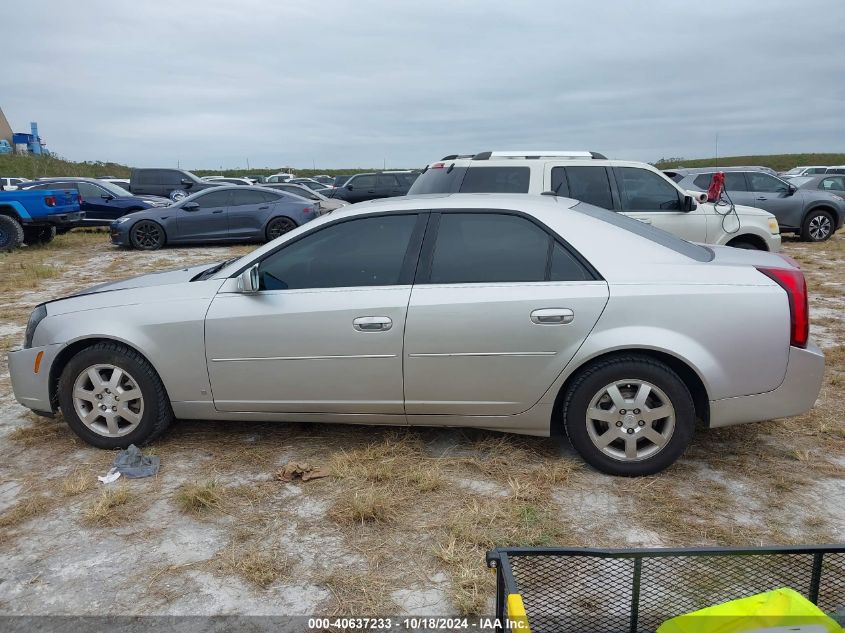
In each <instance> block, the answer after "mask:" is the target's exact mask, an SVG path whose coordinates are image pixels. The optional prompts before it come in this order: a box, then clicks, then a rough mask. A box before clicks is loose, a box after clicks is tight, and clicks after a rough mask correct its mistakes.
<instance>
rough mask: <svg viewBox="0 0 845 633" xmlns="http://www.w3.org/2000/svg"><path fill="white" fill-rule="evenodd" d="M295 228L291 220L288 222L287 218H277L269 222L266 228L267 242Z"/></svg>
mask: <svg viewBox="0 0 845 633" xmlns="http://www.w3.org/2000/svg"><path fill="white" fill-rule="evenodd" d="M295 228H296V224H294V223H293V222H292V221H291V220H288V219H287V218H277V219H275V220H273V221H272V222H270V225H269V226H268V227H267V238H268V241H270V240H275V239H276V238H277V237H279V236H281V235H284V234H285V233H287V232H288V231H292V230H293V229H295Z"/></svg>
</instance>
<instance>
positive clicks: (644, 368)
mask: <svg viewBox="0 0 845 633" xmlns="http://www.w3.org/2000/svg"><path fill="white" fill-rule="evenodd" d="M628 380H635V381H636V380H639V381H645V382H648V383H651V385H653V386H655V387H657V388H658V389H659V390H661V391H662V392H663V394H664V395H665V396H666V397H667V398H668V400H669V403H670V404H671V406H672V407H673V408H674V429H673V430H672V431H671V433H670V434H669V437H668V440H667V442H666V444H665V445H664V446H663V447H662V448H661V449H659V450H658V451H657V452H656V453H654V454H652V455H650V456H647V457H644V458H642V459H639V460H638V461H635V460H630V461H629V460H626V459H624V458H622V457H620V458H614V457H612V456H609V455H608V454H607V453H606V452H604V451H603V450H602V449H600V448H599V447H598V446H597V445H596V444H595V443H594V442H593V440H592V439H591V437H590V432H589V431H588V424H599V425H600V424H601V423H596V422H592V423H588V421H587V409H588V407H589V406H590V403H591V402H592V400H593V399H594V398H595V397H597V396H598V395H599V394H600V393H602V392H603V390H604V388H605V387H606V386H608V385H610V384H612V383H614V382H615V381H618V382H619V383H624V381H628ZM653 393H654V392H653ZM623 395H624V394H623ZM632 406H633V405H632ZM615 411H616V412H618V411H621V409H619V408H618V407H615ZM562 413H563V422H564V429H565V430H566V435H567V436H568V437H569V441H570V443H571V444H572V446H573V448H574V449H575V450H576V451H578V453H579V454H580V455H581V457H583V458H584V460H585V461H586V462H587V463H588V464H590V465H591V466H593V467H594V468H596V469H598V470H600V471H602V472H604V473H607V474H609V475H622V476H642V475H653V474H654V473H658V472H660V471H661V470H663V469H665V468H667V467H669V466H671V465H672V464H673V463H674V462H675V461H677V459H678V458H679V457H680V456H681V455H682V454H683V453H684V451H685V450H686V448H687V446H689V443H690V441H691V440H692V436H693V433H694V430H695V405H694V404H693V401H692V396H691V395H690V392H689V389H687V386H686V385H685V384H684V382H683V381H682V380H681V379H680V378H679V377H678V375H677V374H676V373H675V372H674V371H672V369H670V368H669V367H668V366H666V365H665V364H663V363H661V362H659V361H657V360H654V359H652V358H649V357H645V356H639V355H635V354H631V355H626V356H618V357H614V358H609V359H607V360H602V361H598V362H596V363H594V364H592V365H590V366H588V367H587V368H585V369H583V370H581V372H580V373H579V374H578V375H577V376H576V377H575V379H574V380H573V381H572V384H571V385H570V387H569V388H568V389H567V392H566V395H565V397H564V402H563V409H562ZM627 413H629V414H631V415H630V416H624V417H626V424H627V423H628V421H627V418H628V417H632V418H637V417H639V409H634V410H633V411H627ZM634 413H636V414H637V415H633V414H634ZM620 417H623V416H621V415H620ZM637 422H639V423H640V425H641V426H642V422H640V421H638V420H637V421H634V420H631V423H632V424H634V425H636V424H637ZM620 424H622V421H621V420H619V421H617V422H615V423H614V424H613V426H616V427H618V426H620ZM657 424H661V422H658V423H657ZM662 424H668V422H667V421H665V420H664V421H663V422H662ZM649 426H650V427H651V426H652V423H651V422H649ZM663 428H664V429H665V428H667V427H663ZM610 430H611V425H610V423H608V424H607V431H606V432H610ZM614 432H615V433H617V434H621V435H622V437H620V438H619V439H617V440H614V442H613V443H611V444H610V445H608V450H619V449H618V448H614V446H620V444H619V443H621V446H622V447H624V446H625V442H626V441H627V440H626V439H623V438H627V436H626V435H624V433H626V432H627V433H631V434H632V435H633V434H636V433H638V431H637V428H634V429H627V430H626V429H624V428H620V429H619V430H618V431H615V430H614ZM636 437H637V438H638V439H634V440H633V442H634V445H635V446H638V444H639V443H640V442H642V443H643V444H644V445H646V443H647V442H648V440H647V439H646V438H645V437H641V436H639V435H637V436H636ZM655 446H656V445H655Z"/></svg>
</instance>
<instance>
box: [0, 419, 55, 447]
mask: <svg viewBox="0 0 845 633" xmlns="http://www.w3.org/2000/svg"><path fill="white" fill-rule="evenodd" d="M30 420H31V421H32V424H30V425H29V426H19V427H17V428H16V429H15V430H13V431H12V432H11V433H10V434H9V439H10V440H12V441H13V442H18V443H20V444H22V445H23V446H27V447H29V446H42V445H44V444H49V443H50V442H52V441H54V440H55V439H57V438H59V437H63V436H67V435H68V434H69V433H70V430H69V429H68V428H67V425H66V424H64V422H63V421H59V422H57V421H55V420H51V419H50V418H43V417H40V416H36V415H30Z"/></svg>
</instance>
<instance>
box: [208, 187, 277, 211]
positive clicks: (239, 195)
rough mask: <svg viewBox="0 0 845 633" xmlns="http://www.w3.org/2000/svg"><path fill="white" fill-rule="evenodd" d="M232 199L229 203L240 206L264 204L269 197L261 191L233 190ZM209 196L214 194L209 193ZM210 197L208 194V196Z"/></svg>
mask: <svg viewBox="0 0 845 633" xmlns="http://www.w3.org/2000/svg"><path fill="white" fill-rule="evenodd" d="M231 193H232V200H231V202H230V203H229V204H230V205H232V206H233V207H240V206H244V205H247V204H263V203H265V202H267V198H265V197H264V194H263V193H261V192H260V191H249V190H246V191H232V192H231ZM208 195H209V196H211V195H214V194H208ZM206 197H208V196H206Z"/></svg>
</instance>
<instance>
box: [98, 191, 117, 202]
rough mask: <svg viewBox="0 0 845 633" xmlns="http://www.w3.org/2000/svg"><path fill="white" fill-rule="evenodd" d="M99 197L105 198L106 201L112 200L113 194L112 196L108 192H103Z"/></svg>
mask: <svg viewBox="0 0 845 633" xmlns="http://www.w3.org/2000/svg"><path fill="white" fill-rule="evenodd" d="M100 197H101V198H102V199H103V200H105V201H106V202H108V201H109V200H114V196H113V195H111V194H108V193H104V194H103V195H102V196H100Z"/></svg>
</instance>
